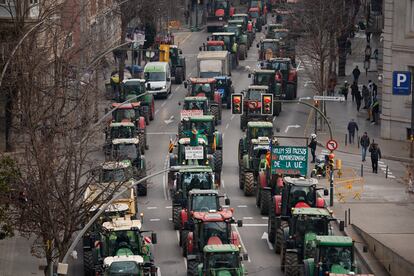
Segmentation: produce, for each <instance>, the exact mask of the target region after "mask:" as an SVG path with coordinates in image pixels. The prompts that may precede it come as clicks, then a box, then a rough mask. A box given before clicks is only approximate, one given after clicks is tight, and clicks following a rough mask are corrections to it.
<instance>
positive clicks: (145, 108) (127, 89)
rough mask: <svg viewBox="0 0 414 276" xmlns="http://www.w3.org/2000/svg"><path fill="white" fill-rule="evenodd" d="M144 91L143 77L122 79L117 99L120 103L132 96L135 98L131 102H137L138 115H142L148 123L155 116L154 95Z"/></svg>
mask: <svg viewBox="0 0 414 276" xmlns="http://www.w3.org/2000/svg"><path fill="white" fill-rule="evenodd" d="M145 93H146V86H145V80H144V79H126V80H123V81H122V84H121V93H120V95H119V99H118V101H119V102H120V103H122V102H124V101H126V100H129V99H132V98H134V99H135V100H132V102H131V103H136V104H138V105H137V108H138V110H139V115H140V116H142V117H144V118H145V122H146V123H147V124H149V121H152V120H154V118H155V104H154V96H153V95H152V94H145ZM143 94H145V95H143ZM140 95H143V96H140ZM137 96H139V97H137Z"/></svg>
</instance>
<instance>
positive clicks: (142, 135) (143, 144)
mask: <svg viewBox="0 0 414 276" xmlns="http://www.w3.org/2000/svg"><path fill="white" fill-rule="evenodd" d="M138 139H139V148H140V150H141V154H144V153H145V148H146V145H147V141H146V140H145V133H139V134H138Z"/></svg>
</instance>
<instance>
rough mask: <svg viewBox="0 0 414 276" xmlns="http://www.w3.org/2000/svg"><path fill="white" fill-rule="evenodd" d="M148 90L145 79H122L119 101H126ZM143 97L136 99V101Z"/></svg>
mask: <svg viewBox="0 0 414 276" xmlns="http://www.w3.org/2000/svg"><path fill="white" fill-rule="evenodd" d="M145 92H146V88H145V80H144V79H126V80H123V81H122V85H121V93H120V98H119V102H124V101H126V100H129V99H131V98H134V97H136V96H139V95H142V94H144V93H145ZM140 100H141V99H139V98H138V99H137V100H135V101H136V102H138V101H140Z"/></svg>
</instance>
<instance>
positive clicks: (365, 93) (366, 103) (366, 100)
mask: <svg viewBox="0 0 414 276" xmlns="http://www.w3.org/2000/svg"><path fill="white" fill-rule="evenodd" d="M362 98H363V99H364V109H368V107H369V98H370V95H369V90H368V87H367V86H366V85H363V86H362Z"/></svg>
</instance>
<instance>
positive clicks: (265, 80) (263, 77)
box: [254, 74, 274, 85]
mask: <svg viewBox="0 0 414 276" xmlns="http://www.w3.org/2000/svg"><path fill="white" fill-rule="evenodd" d="M272 80H274V75H272V74H256V75H255V76H254V84H257V85H269V84H270V83H271V82H272Z"/></svg>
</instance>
